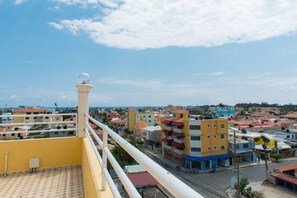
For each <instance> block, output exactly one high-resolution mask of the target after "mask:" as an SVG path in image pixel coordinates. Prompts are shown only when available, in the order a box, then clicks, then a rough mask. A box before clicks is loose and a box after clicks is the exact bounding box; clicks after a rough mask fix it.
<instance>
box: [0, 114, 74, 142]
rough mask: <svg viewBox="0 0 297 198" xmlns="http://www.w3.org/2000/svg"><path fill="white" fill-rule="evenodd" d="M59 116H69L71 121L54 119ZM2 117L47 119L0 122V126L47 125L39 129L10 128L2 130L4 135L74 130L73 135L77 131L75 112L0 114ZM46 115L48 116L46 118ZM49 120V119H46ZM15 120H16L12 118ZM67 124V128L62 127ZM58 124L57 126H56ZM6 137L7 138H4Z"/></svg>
mask: <svg viewBox="0 0 297 198" xmlns="http://www.w3.org/2000/svg"><path fill="white" fill-rule="evenodd" d="M60 116H71V118H72V119H73V121H56V118H57V117H60ZM3 117H24V121H25V117H38V119H40V118H43V120H47V121H41V122H22V123H19V122H13V123H6V124H0V127H6V128H13V127H14V128H20V129H22V127H20V126H23V127H24V126H33V125H48V126H47V127H44V129H40V130H29V129H27V130H21V131H20V130H10V131H6V130H5V131H3V132H1V134H2V135H3V134H5V135H12V134H24V135H26V134H28V133H53V132H74V134H73V135H75V133H76V132H77V115H76V113H64V114H31V115H27V114H24V115H0V118H3ZM47 117H48V118H47ZM48 120H50V121H48ZM14 121H16V120H14ZM65 125H67V128H63V126H65ZM58 126H59V127H58ZM1 139H3V137H2V138H1ZM6 139H8V138H6ZM9 139H15V138H12V137H11V138H9Z"/></svg>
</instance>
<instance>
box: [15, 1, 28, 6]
mask: <svg viewBox="0 0 297 198" xmlns="http://www.w3.org/2000/svg"><path fill="white" fill-rule="evenodd" d="M26 1H27V0H15V2H14V4H16V5H21V4H22V3H25V2H26Z"/></svg>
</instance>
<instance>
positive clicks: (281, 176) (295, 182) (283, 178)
mask: <svg viewBox="0 0 297 198" xmlns="http://www.w3.org/2000/svg"><path fill="white" fill-rule="evenodd" d="M273 176H274V177H276V178H278V179H281V180H284V181H286V182H289V183H292V184H294V185H297V179H295V178H293V177H288V176H286V175H282V174H273Z"/></svg>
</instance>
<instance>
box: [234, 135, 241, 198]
mask: <svg viewBox="0 0 297 198" xmlns="http://www.w3.org/2000/svg"><path fill="white" fill-rule="evenodd" d="M233 136H234V144H233V148H234V171H235V172H234V173H235V176H236V179H237V193H236V194H237V197H240V186H239V164H238V165H237V154H236V135H235V130H233Z"/></svg>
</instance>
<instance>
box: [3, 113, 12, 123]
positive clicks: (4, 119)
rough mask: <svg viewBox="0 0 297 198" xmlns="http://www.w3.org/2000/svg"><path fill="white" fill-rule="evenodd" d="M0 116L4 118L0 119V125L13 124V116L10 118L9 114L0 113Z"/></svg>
mask: <svg viewBox="0 0 297 198" xmlns="http://www.w3.org/2000/svg"><path fill="white" fill-rule="evenodd" d="M0 115H1V116H4V117H0V124H11V123H13V116H12V114H11V113H1V112H0Z"/></svg>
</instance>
